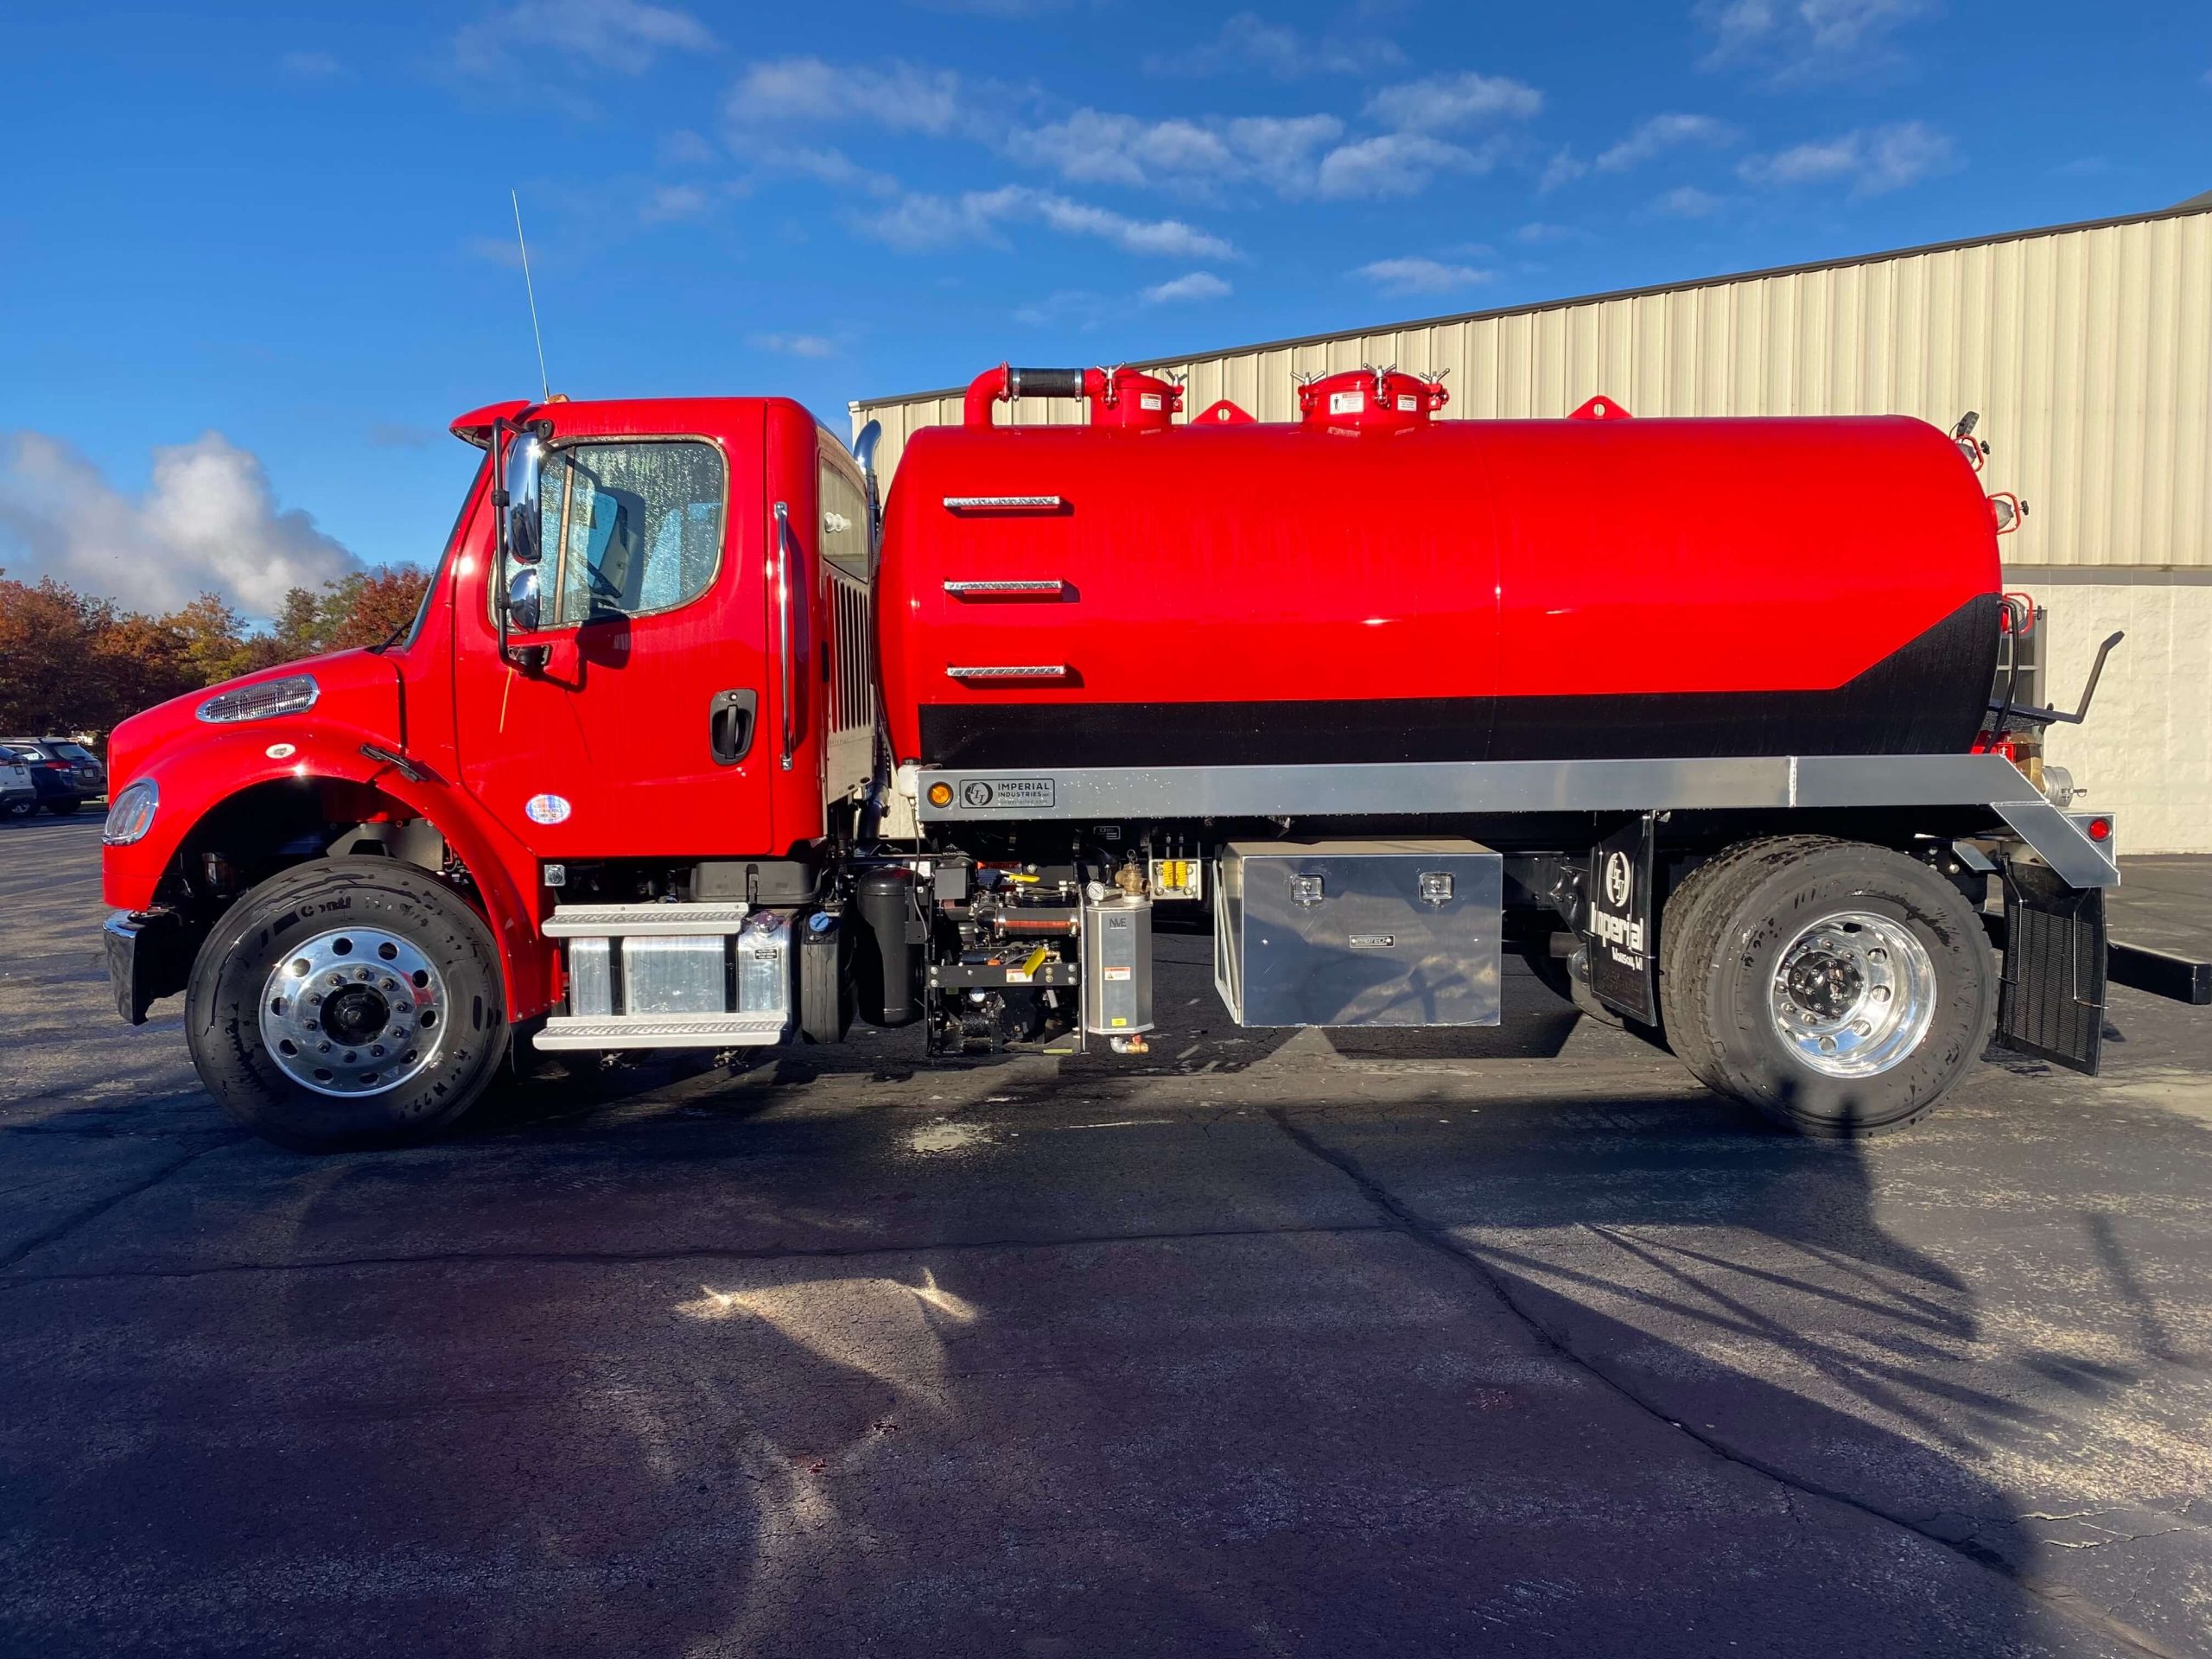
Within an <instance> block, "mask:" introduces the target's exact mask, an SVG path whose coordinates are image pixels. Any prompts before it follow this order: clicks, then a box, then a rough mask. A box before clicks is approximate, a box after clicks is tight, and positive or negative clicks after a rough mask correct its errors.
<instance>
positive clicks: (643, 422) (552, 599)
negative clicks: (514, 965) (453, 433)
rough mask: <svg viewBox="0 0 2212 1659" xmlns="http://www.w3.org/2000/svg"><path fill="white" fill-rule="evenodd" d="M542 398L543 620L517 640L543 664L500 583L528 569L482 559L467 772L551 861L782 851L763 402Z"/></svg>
mask: <svg viewBox="0 0 2212 1659" xmlns="http://www.w3.org/2000/svg"><path fill="white" fill-rule="evenodd" d="M539 414H541V415H542V416H545V417H549V418H550V420H551V422H552V423H553V428H554V433H553V436H552V437H551V439H550V441H549V442H547V443H546V444H545V446H544V461H543V465H542V467H541V470H540V501H541V512H542V514H543V547H544V550H545V556H544V559H543V563H542V564H541V565H540V566H539V583H540V594H541V600H540V613H541V621H540V626H538V628H537V630H536V631H535V632H531V633H527V634H523V633H515V634H512V636H511V640H510V643H511V645H512V646H513V647H516V648H517V654H524V655H527V656H530V657H532V658H542V665H541V666H537V667H535V668H530V667H521V666H517V665H516V664H512V663H511V662H504V661H502V660H501V659H500V657H499V639H498V628H497V622H496V613H495V612H494V611H493V606H492V595H493V581H494V580H495V579H497V580H499V581H501V582H504V581H505V578H506V577H507V576H508V575H512V569H511V570H510V571H508V572H506V573H495V572H493V571H491V570H490V569H489V568H488V567H489V565H490V563H491V561H490V560H489V559H488V558H486V557H480V558H479V559H478V560H477V561H476V563H477V565H478V567H479V569H480V570H481V571H482V573H483V574H482V576H481V578H480V581H479V582H478V583H477V584H476V587H475V591H474V594H473V595H471V596H469V597H468V598H467V599H466V600H465V601H464V602H463V604H462V606H461V616H460V617H458V618H457V619H456V621H457V623H458V626H456V628H455V630H454V654H455V661H454V698H455V708H454V724H455V728H456V732H457V737H458V750H459V754H460V758H461V776H462V779H463V782H464V785H465V786H466V787H467V789H468V790H469V791H471V792H472V793H474V795H475V796H476V797H477V798H479V799H480V800H481V801H482V802H483V803H484V804H485V805H486V807H487V809H489V810H490V811H492V812H493V814H494V815H495V816H496V817H498V818H499V820H500V821H501V822H502V823H505V824H506V825H507V826H509V827H510V828H511V829H513V831H514V832H515V833H516V835H518V836H519V837H520V838H521V839H522V840H523V841H524V843H525V844H526V845H528V846H529V847H530V848H531V850H532V851H533V852H534V853H535V854H536V855H537V856H538V857H540V858H542V859H554V860H566V859H594V858H644V857H663V856H666V857H677V858H688V857H708V856H717V855H738V856H742V855H748V854H766V853H767V852H769V851H771V850H772V849H773V848H774V846H775V845H776V839H775V836H774V826H773V824H772V822H771V816H770V815H771V785H770V779H771V774H772V772H773V771H774V769H775V768H776V766H777V765H778V756H777V752H776V746H775V743H774V741H773V740H772V733H771V731H770V728H769V726H768V722H767V719H766V716H767V715H769V714H770V708H771V701H772V696H773V686H774V679H773V676H774V671H775V664H773V662H772V659H771V656H770V652H771V650H772V641H771V638H770V634H769V628H768V623H769V613H768V602H767V588H768V582H767V579H766V566H765V563H764V560H765V557H766V552H767V550H766V547H765V546H764V537H763V535H762V530H761V513H760V500H761V455H762V442H763V439H762V424H761V417H760V405H759V404H757V403H755V402H752V401H750V400H746V401H739V400H714V401H712V402H706V401H703V400H702V401H701V402H698V403H691V402H689V401H683V402H677V401H670V402H664V403H658V404H622V405H607V406H605V407H604V408H601V409H595V408H594V406H593V405H588V404H565V405H563V404H555V405H550V406H548V407H546V408H545V409H543V410H541V411H539ZM656 416H657V417H658V418H655V417H656ZM534 418H535V417H534ZM485 517H486V536H485V537H483V538H482V541H481V542H480V543H479V544H480V546H483V547H485V548H486V550H487V551H488V543H489V540H490V537H489V534H488V531H489V524H488V519H489V513H488V511H487V512H486V515H485ZM464 587H466V584H464Z"/></svg>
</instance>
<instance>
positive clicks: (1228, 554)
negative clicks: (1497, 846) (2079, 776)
mask: <svg viewBox="0 0 2212 1659" xmlns="http://www.w3.org/2000/svg"><path fill="white" fill-rule="evenodd" d="M994 373H995V374H998V375H1003V374H1004V373H1005V372H1004V371H995V372H994ZM1030 373H1032V374H1034V373H1036V372H1034V371H1031V372H1030ZM1095 377H1096V372H1093V373H1092V376H1089V377H1085V378H1084V383H1083V384H1084V390H1085V391H1086V392H1087V393H1090V395H1094V396H1095V395H1096V392H1095V390H1094V389H1095V388H1096V386H1097V385H1098V384H1099V382H1098V380H1097V379H1096V378H1095ZM987 378H988V377H987ZM978 385H983V382H981V381H979V383H978ZM1443 401H1444V398H1443V392H1442V388H1441V387H1440V386H1437V385H1433V383H1430V382H1427V381H1420V380H1416V379H1414V378H1412V377H1410V376H1405V375H1400V374H1395V373H1391V372H1376V371H1356V372H1352V373H1351V374H1346V375H1339V376H1334V377H1332V378H1330V379H1329V380H1326V381H1321V382H1317V383H1314V384H1312V385H1307V386H1306V387H1304V388H1302V389H1301V393H1300V404H1301V407H1302V409H1303V410H1304V411H1305V413H1304V418H1303V419H1302V420H1301V421H1300V422H1299V423H1296V424H1292V425H1276V424H1264V423H1254V422H1250V421H1249V420H1243V419H1232V418H1230V417H1228V416H1223V415H1220V414H1218V413H1217V410H1219V409H1220V408H1221V407H1222V406H1219V405H1217V406H1216V408H1215V409H1214V410H1208V411H1206V416H1205V419H1203V420H1201V421H1199V422H1196V423H1192V424H1190V425H1179V426H1146V427H1128V426H1120V425H1098V424H1094V425H1090V426H1027V427H1000V426H994V425H991V424H989V422H990V418H991V399H990V398H989V397H982V398H981V400H980V404H979V401H978V399H976V398H975V397H971V399H970V404H969V423H967V424H963V425H962V426H958V427H931V428H925V429H923V430H921V431H919V432H918V433H916V434H915V435H914V436H913V437H912V439H911V440H910V441H909V442H908V443H907V445H906V452H905V454H904V455H903V456H902V457H901V459H900V461H899V470H898V474H897V476H896V478H895V480H894V481H893V487H892V490H891V495H890V499H889V501H888V503H887V508H886V518H885V533H884V549H883V557H882V564H881V568H880V575H879V587H878V592H879V594H880V596H881V598H880V641H881V645H880V649H881V658H882V664H883V673H884V684H885V696H886V707H887V715H888V719H889V724H890V729H891V736H892V741H893V747H894V748H895V750H896V753H897V755H898V757H899V760H902V761H908V760H920V761H923V762H925V763H929V764H932V765H942V766H990V767H997V766H1009V767H1020V766H1077V765H1080V766H1141V765H1155V766H1160V765H1167V766H1188V765H1209V764H1224V765H1227V764H1242V765H1250V764H1290V763H1295V762H1300V761H1353V760H1377V761H1381V760H1525V759H1574V758H1596V757H1609V756H1628V755H1637V756H1664V755H1675V756H1685V757H1696V756H1706V755H1721V754H1779V753H1806V754H1835V753H1945V752H1956V751H1960V750H1963V749H1965V748H1967V747H1969V745H1970V744H1971V743H1972V742H1973V741H1974V735H1975V734H1976V732H1977V731H1978V729H1979V728H1980V723H1981V719H1982V716H1983V714H1984V712H1985V708H1986V702H1987V699H1988V696H1989V692H1990V688H1991V682H1992V678H1993V672H1994V666H1995V661H1996V653H1997V647H1998V638H1999V612H2000V604H1999V591H2000V587H2001V584H2000V582H1999V567H1998V556H1997V544H1996V533H1995V532H1996V526H1995V521H1994V518H1993V514H1992V512H1991V508H1990V505H1989V502H1988V499H1987V498H1986V496H1985V495H1984V494H1983V493H1982V490H1981V487H1980V484H1979V483H1978V482H1977V481H1976V480H1975V477H1974V471H1973V469H1972V468H1971V467H1969V466H1968V465H1967V461H1966V460H1965V459H1964V457H1963V456H1962V455H1961V453H1960V451H1959V449H1958V447H1957V446H1956V445H1955V443H1954V442H1952V441H1951V440H1950V439H1949V438H1948V437H1946V436H1945V435H1943V434H1942V432H1940V431H1938V430H1937V429H1936V428H1934V427H1932V426H1929V425H1928V424H1927V423H1924V422H1922V421H1918V420H1913V419H1910V418H1906V417H1903V416H1872V417H1858V416H1854V417H1833V418H1831V417H1817V418H1804V417H1799V418H1764V419H1695V420H1667V419H1643V418H1634V417H1631V416H1629V415H1628V413H1627V411H1625V410H1622V409H1620V407H1619V406H1618V404H1615V403H1613V402H1612V401H1611V400H1610V399H1607V398H1602V397H1598V398H1592V399H1591V400H1590V402H1589V403H1587V404H1585V405H1584V406H1583V407H1582V408H1581V409H1580V410H1577V411H1576V413H1575V415H1574V416H1570V417H1568V418H1566V419H1560V420H1541V421H1473V420H1442V419H1436V418H1433V416H1434V412H1435V410H1436V409H1437V408H1438V407H1440V405H1441V404H1442V403H1443ZM979 408H980V418H978V415H977V410H978V409H979ZM1234 412H1235V413H1236V414H1239V415H1241V411H1234Z"/></svg>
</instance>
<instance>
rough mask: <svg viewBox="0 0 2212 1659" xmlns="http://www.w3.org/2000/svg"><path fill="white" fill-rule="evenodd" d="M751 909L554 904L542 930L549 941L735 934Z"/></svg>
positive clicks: (742, 906) (737, 906)
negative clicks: (611, 937)
mask: <svg viewBox="0 0 2212 1659" xmlns="http://www.w3.org/2000/svg"><path fill="white" fill-rule="evenodd" d="M749 913H750V906H746V905H742V904H704V905H556V906H554V907H553V915H552V918H551V919H550V921H548V922H547V923H546V924H545V925H544V927H543V930H542V931H543V932H544V934H545V936H546V937H547V938H554V939H573V938H594V937H596V938H607V937H610V936H614V937H620V938H669V937H671V936H672V935H679V934H694V933H734V932H736V931H738V930H739V929H740V928H741V927H743V926H744V925H745V918H746V917H747V915H748V914H749Z"/></svg>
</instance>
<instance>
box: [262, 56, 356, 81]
mask: <svg viewBox="0 0 2212 1659" xmlns="http://www.w3.org/2000/svg"><path fill="white" fill-rule="evenodd" d="M277 73H279V74H281V75H283V77H284V79H287V80H304V81H313V80H335V79H338V78H339V76H340V75H342V74H344V73H346V70H345V67H344V66H343V65H341V64H340V62H339V61H338V60H337V59H336V58H334V57H333V56H332V55H331V54H329V53H327V52H287V53H285V54H284V55H283V56H282V57H280V58H278V59H277Z"/></svg>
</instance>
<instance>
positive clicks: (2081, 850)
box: [918, 669, 2120, 887]
mask: <svg viewBox="0 0 2212 1659" xmlns="http://www.w3.org/2000/svg"><path fill="white" fill-rule="evenodd" d="M975 672H976V671H974V670H968V669H955V670H951V671H950V673H951V674H952V675H953V676H954V677H956V678H960V677H969V676H970V675H973V674H974V673H975ZM1020 672H1022V673H1027V674H1037V673H1039V672H1042V671H1039V670H1035V669H1029V670H1022V671H1020ZM1000 676H1006V677H1011V674H1010V673H1009V671H1005V670H996V671H987V673H986V677H1000ZM940 783H943V784H949V785H951V801H950V804H948V805H945V806H932V805H931V804H930V789H931V785H935V784H940ZM918 785H919V788H918V797H919V798H918V812H919V815H920V817H921V820H922V822H923V823H958V822H963V821H965V822H985V823H988V822H993V821H1005V820H1008V819H1018V818H1056V819H1076V820H1079V821H1089V822H1093V823H1109V822H1112V821H1114V820H1116V819H1122V818H1207V817H1218V818H1267V817H1294V818H1309V817H1362V816H1368V815H1376V814H1387V815H1389V816H1393V817H1407V816H1426V815H1431V814H1433V815H1438V816H1453V815H1473V814H1478V813H1497V812H1657V811H1692V810H1711V809H1727V808H1749V809H1758V808H1780V809H1785V810H1786V809H1789V808H1796V807H1804V808H1820V807H1827V808H1841V807H1914V806H1924V807H1948V806H1965V807H1980V808H1986V809H1987V810H1989V811H1991V812H1993V813H1994V814H1995V815H1996V816H1997V817H1999V818H2001V819H2002V820H2003V821H2004V822H2005V825H2006V826H2007V827H2008V828H2009V829H2011V830H2012V833H2013V834H2014V835H2016V836H2018V837H2019V838H2020V839H2021V840H2022V841H2023V842H2025V843H2026V844H2027V845H2028V846H2029V847H2030V848H2031V849H2033V850H2034V851H2035V853H2036V854H2037V855H2038V856H2039V857H2041V858H2042V859H2043V861H2044V862H2045V863H2047V864H2049V865H2050V868H2052V869H2053V870H2055V871H2056V873H2057V874H2059V875H2060V876H2061V877H2062V878H2063V880H2066V881H2068V882H2069V883H2071V884H2072V885H2073V886H2075V887H2116V886H2118V885H2119V882H2120V872H2119V867H2118V866H2117V865H2115V864H2114V863H2113V856H2112V852H2111V849H2110V846H2109V843H2104V844H2101V843H2099V842H2094V841H2092V840H2090V839H2089V837H2088V835H2087V834H2086V833H2085V832H2084V831H2083V829H2082V827H2081V826H2080V824H2078V823H2075V821H2074V819H2072V818H2070V817H2068V815H2067V814H2065V813H2063V812H2062V811H2060V810H2058V809H2057V808H2056V807H2055V806H2053V805H2052V804H2050V802H2049V801H2047V800H2045V799H2044V798H2043V796H2042V795H2041V794H2039V793H2038V792H2037V790H2036V787H2035V785H2032V784H2031V783H2030V782H2029V781H2028V780H2027V779H2025V778H2024V777H2023V776H2022V775H2021V773H2020V771H2019V769H2018V767H2016V766H2013V765H2012V762H2011V761H2009V760H2006V759H2005V757H2004V756H2003V755H2001V754H1840V755H1833V754H1820V755H1812V754H1808V755H1745V756H1729V757H1725V758H1720V759H1715V760H1483V761H1473V760H1453V761H1427V762H1402V763H1396V762H1394V763H1389V764H1378V765H1347V766H1087V767H1072V768H1070V767H1043V766H1037V767H1014V766H1000V767H993V768H990V769H988V770H985V769H979V768H966V767H945V768H925V769H924V770H923V771H922V772H920V774H919V777H918Z"/></svg>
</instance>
